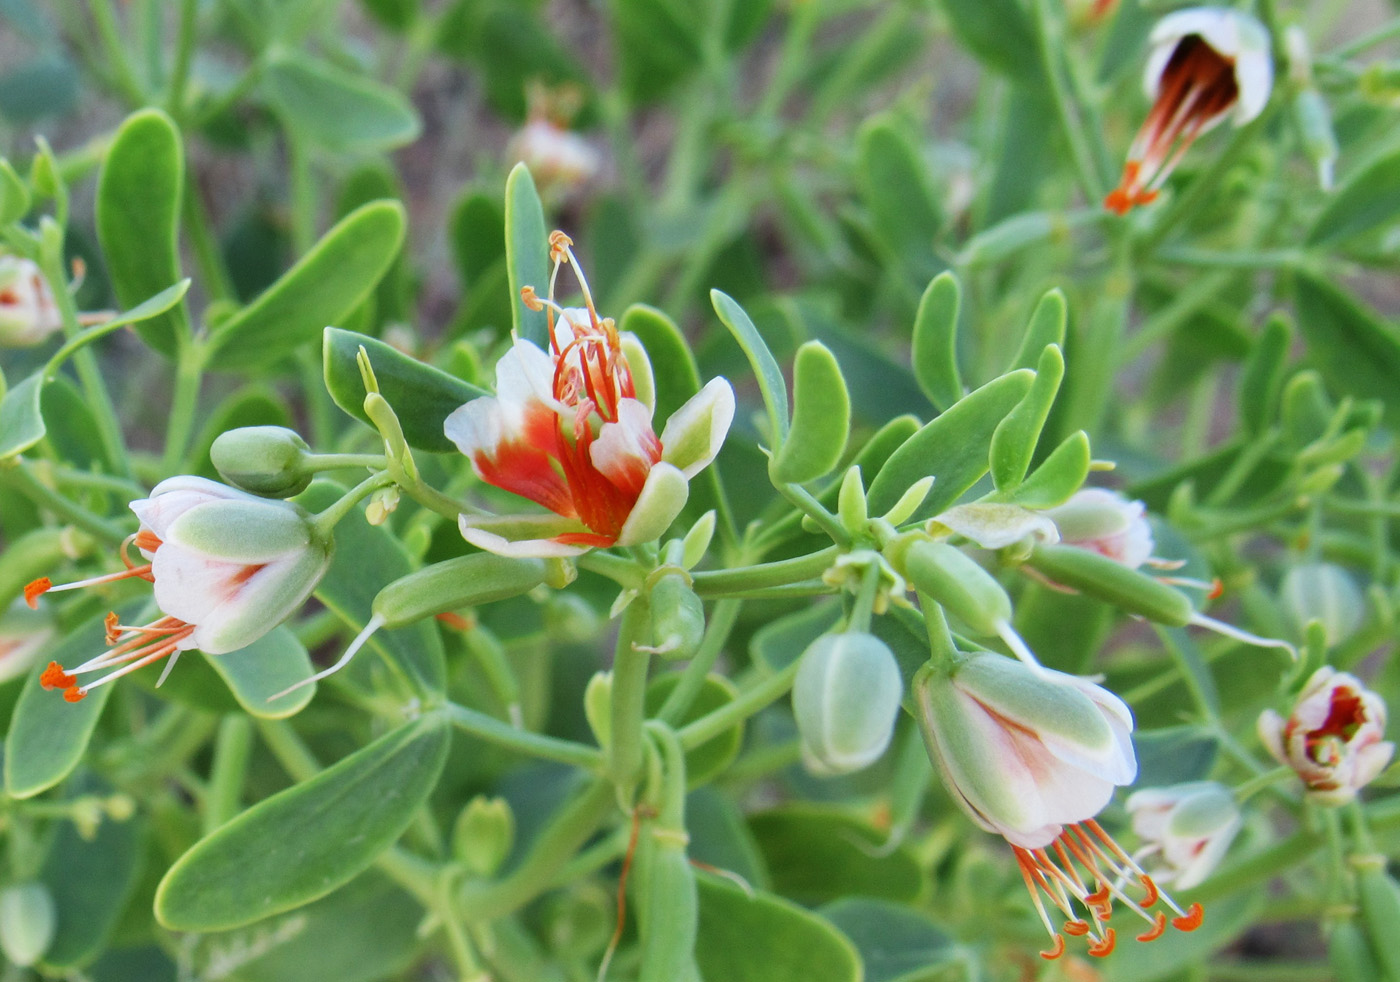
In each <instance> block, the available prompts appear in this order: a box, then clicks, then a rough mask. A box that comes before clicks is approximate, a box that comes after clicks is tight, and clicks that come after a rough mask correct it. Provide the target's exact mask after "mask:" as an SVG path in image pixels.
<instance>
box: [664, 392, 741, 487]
mask: <svg viewBox="0 0 1400 982" xmlns="http://www.w3.org/2000/svg"><path fill="white" fill-rule="evenodd" d="M733 421H734V389H733V388H732V387H731V386H730V384H729V380H728V379H726V378H723V377H718V378H712V379H710V381H709V382H708V383H706V385H705V387H704V388H703V389H701V390H700V391H699V392H697V393H696V394H695V395H693V396H692V397H691V398H690V399H688V400H687V401H686V403H685V405H683V406H681V408H679V409H677V410H676V411H675V412H674V413H672V414H671V418H670V419H668V420H666V428H665V429H664V430H662V431H661V459H662V460H665V461H666V462H667V463H670V464H675V465H676V466H677V467H679V468H680V469H681V473H682V474H684V475H685V476H686V477H687V478H691V477H694V476H695V475H696V474H698V473H700V471H702V470H704V469H705V467H707V466H708V465H709V463H710V461H712V460H714V459H715V455H716V454H718V453H719V449H720V447H721V446H722V445H723V444H724V438H725V436H726V435H727V434H728V433H729V424H730V423H732V422H733Z"/></svg>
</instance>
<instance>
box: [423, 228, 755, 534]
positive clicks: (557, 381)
mask: <svg viewBox="0 0 1400 982" xmlns="http://www.w3.org/2000/svg"><path fill="white" fill-rule="evenodd" d="M550 242H551V252H552V254H553V255H554V259H555V268H554V270H555V276H556V277H557V275H558V270H559V266H560V265H562V264H564V263H573V265H574V269H575V271H576V272H577V270H578V266H577V262H576V261H574V260H573V257H572V253H571V252H570V251H569V245H570V242H569V239H568V237H567V236H565V235H564V234H563V233H562V232H555V233H554V234H553V235H552V236H551V237H550ZM579 283H580V285H581V286H582V287H583V292H584V300H585V303H586V307H583V308H568V309H565V308H562V307H559V306H557V305H556V304H555V303H554V302H553V300H540V299H539V298H538V297H536V296H535V295H534V293H533V291H532V290H530V289H529V288H528V287H527V288H526V290H525V291H524V292H523V297H524V300H525V302H526V304H527V305H531V306H533V307H534V308H535V309H540V308H541V307H543V308H544V309H546V310H547V311H548V312H549V316H550V343H549V350H548V351H542V350H540V349H539V348H538V347H536V346H535V345H534V344H532V343H530V342H529V341H525V340H521V339H519V338H517V339H516V340H515V342H514V344H513V345H512V346H511V349H510V350H509V351H508V352H506V354H505V355H504V356H503V357H502V358H501V360H500V361H499V362H498V363H497V364H496V394H495V395H494V396H483V397H482V398H479V399H473V400H472V401H471V402H469V403H467V404H466V405H464V406H461V407H459V408H458V409H456V410H455V411H454V412H453V413H452V414H451V415H449V416H448V417H447V420H446V422H445V424H444V431H445V432H446V434H447V437H448V439H450V440H452V442H453V443H455V444H456V445H457V447H458V449H460V450H461V451H462V453H464V454H466V455H467V458H468V459H469V460H470V461H471V463H472V468H473V470H475V471H476V474H477V476H478V477H480V478H481V479H482V480H483V481H485V482H486V483H487V484H490V485H493V486H495V487H498V488H502V489H504V490H506V491H511V492H514V493H515V494H518V495H520V496H521V497H523V498H529V499H530V500H531V501H534V502H537V503H539V504H541V505H544V507H546V508H548V509H549V511H550V512H552V514H545V515H542V514H534V515H518V516H492V517H478V516H472V515H463V516H462V517H461V520H460V525H461V529H462V535H463V537H465V538H466V540H467V541H468V542H470V543H472V544H473V545H475V546H478V547H480V548H482V549H486V550H489V551H491V552H495V553H499V554H501V555H507V556H542V557H549V556H574V555H578V554H580V553H583V552H585V551H587V550H588V549H590V548H593V547H604V546H612V545H623V546H627V545H635V544H637V543H641V542H649V541H651V540H653V539H656V538H658V537H659V536H660V535H661V534H662V533H664V532H665V531H666V529H667V528H668V527H669V526H670V524H671V522H673V521H674V520H675V518H676V516H677V515H679V514H680V511H681V508H682V507H684V505H685V501H686V497H687V495H688V493H689V480H690V478H692V477H694V476H695V475H696V474H697V473H699V472H700V471H701V470H702V469H704V468H705V467H706V466H707V465H708V464H709V463H710V461H712V460H714V458H715V455H716V454H717V453H718V452H719V449H720V446H721V444H722V443H723V442H724V437H725V435H726V434H727V433H728V432H729V424H730V423H731V422H732V420H733V418H734V391H733V389H732V388H731V387H730V385H729V382H728V381H726V380H725V379H723V378H715V379H712V380H711V381H710V382H709V384H708V385H706V386H705V387H704V388H703V389H701V390H700V392H698V393H697V394H696V395H695V396H694V397H692V398H691V399H690V400H689V401H688V402H686V403H685V404H684V405H683V406H681V407H680V408H679V409H678V410H676V411H675V412H674V413H673V414H672V415H671V418H670V419H668V420H667V421H666V426H665V428H663V429H662V431H661V435H660V436H659V437H658V436H657V435H656V432H655V430H654V429H653V428H652V411H653V402H652V398H651V385H652V382H651V369H650V366H649V365H648V364H647V362H646V355H645V352H644V351H643V350H642V348H641V345H640V344H638V343H637V342H636V339H635V338H631V337H630V336H624V335H621V334H619V332H618V330H617V328H616V326H615V325H614V323H613V321H612V319H611V318H605V317H599V316H598V313H597V311H596V310H595V309H594V307H593V302H592V299H591V297H590V295H589V293H588V286H587V282H586V281H585V280H584V279H583V276H582V274H579ZM552 286H553V278H551V292H552ZM639 382H640V384H639Z"/></svg>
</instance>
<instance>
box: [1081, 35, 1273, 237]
mask: <svg viewBox="0 0 1400 982" xmlns="http://www.w3.org/2000/svg"><path fill="white" fill-rule="evenodd" d="M1148 43H1149V44H1150V45H1151V51H1150V52H1149V53H1148V56H1147V67H1146V70H1145V71H1144V73H1143V88H1144V89H1146V90H1147V95H1148V97H1149V98H1151V99H1152V109H1151V111H1150V112H1148V114H1147V119H1146V120H1145V121H1144V122H1143V124H1142V129H1140V130H1138V134H1137V136H1136V137H1135V138H1134V140H1133V144H1132V146H1131V147H1130V148H1129V149H1128V162H1127V163H1126V164H1125V165H1124V167H1123V179H1122V182H1121V183H1120V184H1119V185H1118V187H1117V188H1115V189H1114V190H1113V191H1111V192H1110V193H1109V195H1108V197H1106V198H1105V199H1104V206H1105V207H1106V208H1108V209H1109V210H1110V211H1113V212H1117V213H1118V214H1120V215H1123V214H1127V212H1128V211H1130V210H1131V209H1132V208H1133V206H1134V205H1145V204H1148V203H1150V202H1152V201H1154V200H1155V199H1156V197H1157V193H1158V191H1159V190H1160V189H1161V187H1162V184H1163V182H1165V181H1166V179H1167V176H1168V175H1169V174H1171V172H1172V170H1173V169H1175V167H1176V165H1177V163H1178V162H1179V161H1180V160H1181V157H1182V155H1183V154H1185V153H1186V150H1187V148H1189V147H1190V146H1191V144H1192V143H1193V142H1195V139H1196V137H1198V136H1200V135H1201V134H1202V133H1205V132H1207V131H1208V130H1210V129H1213V128H1214V127H1215V126H1217V125H1219V123H1220V122H1221V121H1222V120H1224V119H1225V118H1226V117H1227V116H1229V117H1230V118H1231V119H1232V120H1233V121H1234V124H1235V125H1236V126H1242V125H1244V124H1245V123H1247V122H1249V121H1250V120H1252V119H1254V118H1255V117H1256V116H1258V115H1259V114H1260V113H1261V112H1263V111H1264V105H1265V103H1267V102H1268V101H1269V91H1270V89H1271V88H1272V87H1273V76H1274V69H1273V62H1272V61H1271V60H1270V57H1269V33H1268V31H1266V30H1265V29H1264V26H1263V25H1262V24H1260V23H1259V22H1258V21H1257V20H1255V19H1254V18H1253V17H1250V16H1249V15H1248V14H1242V13H1240V12H1239V11H1236V10H1230V9H1227V8H1224V7H1193V8H1190V9H1187V10H1178V11H1176V12H1175V13H1172V14H1168V15H1167V16H1166V17H1163V18H1162V19H1161V20H1160V21H1158V22H1157V26H1156V27H1155V28H1153V29H1152V34H1151V36H1150V37H1149V38H1148Z"/></svg>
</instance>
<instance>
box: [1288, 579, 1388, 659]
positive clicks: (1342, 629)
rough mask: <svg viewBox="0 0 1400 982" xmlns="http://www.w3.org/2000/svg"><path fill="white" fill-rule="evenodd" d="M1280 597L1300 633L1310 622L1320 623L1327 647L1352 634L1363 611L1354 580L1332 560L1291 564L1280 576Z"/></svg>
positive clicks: (1362, 602) (1362, 604)
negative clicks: (1281, 581)
mask: <svg viewBox="0 0 1400 982" xmlns="http://www.w3.org/2000/svg"><path fill="white" fill-rule="evenodd" d="M1279 599H1280V600H1281V601H1282V602H1283V607H1284V609H1285V610H1287V611H1288V613H1289V615H1290V616H1291V617H1292V618H1293V620H1294V623H1295V624H1296V625H1297V626H1298V629H1299V631H1300V632H1301V631H1302V629H1303V628H1305V627H1307V625H1308V623H1309V622H1310V621H1318V622H1319V623H1321V624H1322V628H1323V630H1324V631H1325V632H1326V638H1327V646H1328V647H1333V646H1335V645H1338V644H1341V643H1342V642H1343V641H1345V640H1346V639H1347V638H1349V637H1351V636H1352V635H1353V634H1355V633H1356V629H1357V628H1359V627H1360V626H1361V621H1362V618H1363V617H1364V615H1365V611H1366V601H1365V600H1364V599H1363V598H1362V596H1361V591H1360V590H1359V589H1358V588H1357V586H1356V583H1355V582H1354V581H1353V580H1352V578H1351V576H1350V575H1349V574H1348V573H1347V571H1346V570H1344V569H1342V568H1341V567H1340V566H1337V565H1335V564H1333V563H1304V564H1302V565H1300V566H1294V567H1293V568H1292V569H1290V570H1289V571H1288V572H1287V573H1286V574H1285V575H1284V577H1283V583H1282V584H1280V586H1279Z"/></svg>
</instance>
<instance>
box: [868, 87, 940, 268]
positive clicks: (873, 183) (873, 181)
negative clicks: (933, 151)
mask: <svg viewBox="0 0 1400 982" xmlns="http://www.w3.org/2000/svg"><path fill="white" fill-rule="evenodd" d="M856 153H857V163H856V181H857V186H858V187H859V188H860V195H861V199H862V201H863V202H864V204H865V207H866V208H867V209H868V210H869V212H870V215H871V218H872V219H873V222H872V225H873V228H874V230H875V235H876V236H877V237H878V238H879V239H880V240H881V242H882V243H883V245H884V247H885V248H886V249H887V250H888V252H889V255H890V256H891V258H892V259H894V260H895V261H896V262H899V263H901V264H902V265H903V266H904V267H905V269H906V270H907V272H908V275H910V276H913V277H918V278H919V279H918V282H922V281H923V279H925V278H927V277H929V276H932V275H933V274H934V273H936V272H938V270H939V267H940V266H942V265H943V263H942V262H941V261H940V260H939V259H938V256H937V254H936V253H935V252H934V249H933V245H934V239H935V238H936V237H937V235H938V233H939V230H940V229H941V228H942V226H943V215H942V211H941V209H940V207H939V203H938V197H937V195H935V193H934V189H933V187H932V185H931V183H930V181H929V175H928V166H927V164H925V163H924V160H923V158H922V157H921V156H920V155H919V151H918V148H917V147H916V146H915V145H914V141H913V140H912V139H910V137H909V135H908V134H907V132H906V130H905V127H904V126H903V125H901V120H900V118H899V117H898V116H896V115H894V114H891V113H883V114H881V115H879V116H877V117H875V118H873V119H869V120H867V121H866V122H865V123H864V124H863V125H862V126H861V128H860V132H859V134H858V135H857V137H856Z"/></svg>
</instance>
